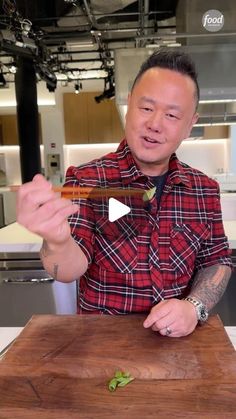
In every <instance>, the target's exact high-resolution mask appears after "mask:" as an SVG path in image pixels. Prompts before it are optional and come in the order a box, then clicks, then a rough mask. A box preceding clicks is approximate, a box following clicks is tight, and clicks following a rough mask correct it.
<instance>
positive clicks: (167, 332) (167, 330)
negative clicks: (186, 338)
mask: <svg viewBox="0 0 236 419" xmlns="http://www.w3.org/2000/svg"><path fill="white" fill-rule="evenodd" d="M171 333H172V330H171V329H170V328H169V327H168V326H167V327H166V336H169V335H171Z"/></svg>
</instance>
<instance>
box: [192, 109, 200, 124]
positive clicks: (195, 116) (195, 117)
mask: <svg viewBox="0 0 236 419" xmlns="http://www.w3.org/2000/svg"><path fill="white" fill-rule="evenodd" d="M198 118H199V113H197V112H196V113H195V114H194V115H193V118H192V127H193V125H195V124H196V122H197V121H198Z"/></svg>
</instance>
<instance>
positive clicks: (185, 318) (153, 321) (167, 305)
mask: <svg viewBox="0 0 236 419" xmlns="http://www.w3.org/2000/svg"><path fill="white" fill-rule="evenodd" d="M197 323H198V320H197V314H196V310H195V307H194V305H193V304H191V303H189V302H188V301H185V300H177V299H176V298H172V299H169V300H165V301H161V302H160V303H158V304H157V305H156V306H154V307H153V308H152V309H151V311H150V314H149V315H148V316H147V318H146V319H145V321H144V323H143V326H144V327H145V328H148V327H151V328H152V330H154V331H155V332H159V333H160V334H161V335H166V336H169V337H175V338H177V337H181V336H187V335H189V334H190V333H192V332H193V331H194V329H195V327H196V325H197Z"/></svg>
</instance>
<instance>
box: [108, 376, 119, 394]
mask: <svg viewBox="0 0 236 419" xmlns="http://www.w3.org/2000/svg"><path fill="white" fill-rule="evenodd" d="M117 384H118V382H117V379H116V378H112V379H111V381H109V383H108V388H109V390H110V391H115V389H116V387H117Z"/></svg>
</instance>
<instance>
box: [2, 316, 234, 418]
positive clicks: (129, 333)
mask: <svg viewBox="0 0 236 419" xmlns="http://www.w3.org/2000/svg"><path fill="white" fill-rule="evenodd" d="M144 318H145V316H142V315H130V316H115V317H114V316H95V315H80V316H70V315H69V316H60V315H57V316H54V315H39V316H33V317H32V319H31V321H30V322H29V323H28V324H27V325H26V327H25V328H24V330H23V331H22V333H21V334H20V336H19V337H18V338H17V339H16V341H15V342H14V343H13V345H12V347H11V348H10V349H9V351H8V352H7V353H6V355H5V357H4V358H3V359H2V361H1V362H0V418H11V419H12V418H22V419H27V418H32V419H34V418H35V419H38V418H44V419H47V418H52V419H54V418H57V419H58V418H63V419H64V418H65V419H67V418H71V419H74V418H91V419H93V418H108V417H109V418H127V419H129V418H136V419H139V418H151V417H153V418H167V417H168V415H172V417H174V418H185V417H188V418H236V352H235V351H234V348H233V346H232V344H231V342H230V340H229V339H228V336H227V334H226V332H225V330H224V327H223V325H222V323H221V321H220V319H219V318H218V317H217V316H212V317H210V319H209V321H208V323H207V324H205V325H204V326H199V327H198V328H197V329H196V330H195V332H194V333H193V334H192V335H190V336H187V337H183V338H169V337H163V336H161V335H159V334H158V333H154V332H153V331H152V330H149V329H144V328H143V326H142V323H143V320H144ZM116 370H124V371H129V372H130V373H131V374H132V375H133V377H135V380H134V381H132V382H131V383H130V384H128V385H127V386H126V387H124V388H118V389H117V390H116V391H115V392H114V393H110V392H109V390H108V387H107V383H108V381H109V379H110V378H111V377H112V376H113V375H114V372H115V371H116Z"/></svg>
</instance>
